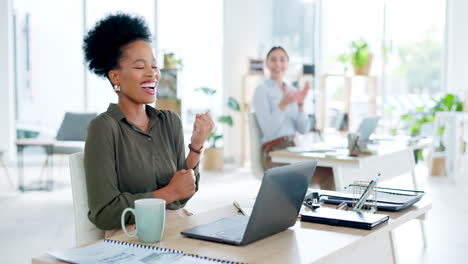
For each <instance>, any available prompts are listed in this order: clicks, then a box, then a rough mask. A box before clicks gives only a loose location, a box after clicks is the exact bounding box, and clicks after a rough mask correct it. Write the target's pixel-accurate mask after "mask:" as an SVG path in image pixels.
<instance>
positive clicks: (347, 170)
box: [270, 139, 432, 190]
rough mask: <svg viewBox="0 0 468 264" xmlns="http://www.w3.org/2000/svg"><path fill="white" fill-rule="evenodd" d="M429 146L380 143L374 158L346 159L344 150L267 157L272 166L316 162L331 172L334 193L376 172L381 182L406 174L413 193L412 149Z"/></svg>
mask: <svg viewBox="0 0 468 264" xmlns="http://www.w3.org/2000/svg"><path fill="white" fill-rule="evenodd" d="M431 142H432V139H424V140H420V141H419V142H417V143H415V144H412V145H410V146H407V145H406V142H397V141H382V142H381V143H380V144H378V145H377V146H376V149H375V150H376V153H375V154H373V155H362V156H359V157H351V156H349V155H348V151H347V150H346V149H342V150H338V151H337V152H335V154H333V155H330V154H329V153H323V152H290V151H288V150H276V151H272V152H270V156H271V159H272V161H273V162H279V163H289V164H291V163H296V162H301V161H306V160H311V159H315V160H317V162H318V163H317V166H322V167H330V168H332V169H333V177H334V179H335V186H336V189H337V190H342V189H343V188H344V187H346V186H348V185H349V184H351V183H353V181H355V180H359V181H362V180H370V179H373V178H375V176H376V175H377V173H379V172H380V173H382V176H383V178H386V177H394V176H399V175H402V174H404V173H410V174H411V175H412V180H413V187H414V189H417V183H416V179H415V175H414V155H413V152H414V150H415V149H422V148H425V147H428V146H429V145H430V144H431Z"/></svg>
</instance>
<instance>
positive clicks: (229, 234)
mask: <svg viewBox="0 0 468 264" xmlns="http://www.w3.org/2000/svg"><path fill="white" fill-rule="evenodd" d="M243 220H245V221H242V222H240V223H239V224H238V225H235V226H233V227H230V228H228V229H224V230H221V231H219V232H216V233H213V234H211V235H210V236H212V237H217V238H222V239H226V240H233V241H241V240H242V237H244V233H245V229H246V228H247V223H248V221H249V219H248V218H247V217H246V218H245V219H243Z"/></svg>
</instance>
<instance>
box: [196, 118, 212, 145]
mask: <svg viewBox="0 0 468 264" xmlns="http://www.w3.org/2000/svg"><path fill="white" fill-rule="evenodd" d="M213 128H214V122H213V119H212V118H211V115H210V113H205V114H197V115H196V117H195V122H194V123H193V132H192V138H191V144H192V147H193V148H195V149H200V148H201V147H202V146H203V143H204V142H205V140H206V139H207V138H208V136H209V135H210V133H211V132H212V131H213Z"/></svg>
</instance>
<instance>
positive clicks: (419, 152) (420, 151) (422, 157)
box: [415, 149, 424, 160]
mask: <svg viewBox="0 0 468 264" xmlns="http://www.w3.org/2000/svg"><path fill="white" fill-rule="evenodd" d="M415 152H416V157H418V160H424V156H423V152H422V149H417V150H415Z"/></svg>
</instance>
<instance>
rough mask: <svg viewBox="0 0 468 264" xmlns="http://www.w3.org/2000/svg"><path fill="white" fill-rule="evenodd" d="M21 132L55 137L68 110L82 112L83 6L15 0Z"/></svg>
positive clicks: (71, 2)
mask: <svg viewBox="0 0 468 264" xmlns="http://www.w3.org/2000/svg"><path fill="white" fill-rule="evenodd" d="M13 5H14V21H15V23H14V37H15V39H14V44H15V48H14V53H15V54H14V58H15V60H14V61H15V69H14V74H15V82H14V83H15V88H16V119H17V121H18V127H19V128H22V127H24V126H26V127H27V128H28V129H31V128H32V129H33V130H40V131H43V132H44V131H46V133H50V134H52V135H55V132H56V129H57V128H58V126H59V124H60V122H61V120H62V118H63V114H64V112H65V111H82V110H83V107H84V95H83V84H84V82H83V64H82V63H83V62H82V61H83V60H82V52H81V43H82V32H83V27H82V21H83V20H82V12H81V11H82V4H81V1H60V0H44V1H33V0H15V1H14V2H13Z"/></svg>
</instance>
